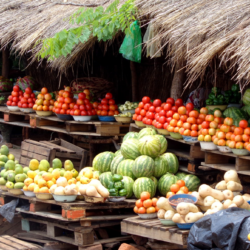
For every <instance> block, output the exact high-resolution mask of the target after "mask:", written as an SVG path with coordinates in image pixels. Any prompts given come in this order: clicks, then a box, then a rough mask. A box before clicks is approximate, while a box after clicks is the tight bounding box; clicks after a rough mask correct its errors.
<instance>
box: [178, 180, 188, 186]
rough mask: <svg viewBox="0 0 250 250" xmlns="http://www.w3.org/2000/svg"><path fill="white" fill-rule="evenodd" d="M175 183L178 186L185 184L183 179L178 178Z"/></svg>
mask: <svg viewBox="0 0 250 250" xmlns="http://www.w3.org/2000/svg"><path fill="white" fill-rule="evenodd" d="M176 184H177V185H178V186H179V187H184V186H185V185H186V184H185V181H183V180H178V181H177V182H176Z"/></svg>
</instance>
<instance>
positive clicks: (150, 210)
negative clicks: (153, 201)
mask: <svg viewBox="0 0 250 250" xmlns="http://www.w3.org/2000/svg"><path fill="white" fill-rule="evenodd" d="M155 212H156V211H155V207H149V208H147V214H153V213H155Z"/></svg>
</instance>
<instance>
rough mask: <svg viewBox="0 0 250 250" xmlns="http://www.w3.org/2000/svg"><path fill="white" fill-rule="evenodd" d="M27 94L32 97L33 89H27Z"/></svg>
mask: <svg viewBox="0 0 250 250" xmlns="http://www.w3.org/2000/svg"><path fill="white" fill-rule="evenodd" d="M25 93H27V94H29V95H31V94H32V89H31V87H28V88H26V89H25Z"/></svg>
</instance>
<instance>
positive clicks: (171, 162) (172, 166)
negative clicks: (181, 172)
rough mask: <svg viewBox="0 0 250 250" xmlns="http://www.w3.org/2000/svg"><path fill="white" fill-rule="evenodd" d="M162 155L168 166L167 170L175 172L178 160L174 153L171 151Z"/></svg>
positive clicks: (177, 167)
mask: <svg viewBox="0 0 250 250" xmlns="http://www.w3.org/2000/svg"><path fill="white" fill-rule="evenodd" d="M162 157H163V158H164V159H165V160H166V161H167V163H168V167H167V172H169V173H172V174H175V173H177V171H178V169H179V161H178V158H177V157H176V155H174V154H172V153H165V154H163V155H162Z"/></svg>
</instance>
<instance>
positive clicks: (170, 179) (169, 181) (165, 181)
mask: <svg viewBox="0 0 250 250" xmlns="http://www.w3.org/2000/svg"><path fill="white" fill-rule="evenodd" d="M177 180H178V179H177V177H176V176H174V175H171V174H165V175H163V176H162V177H161V178H160V180H159V181H158V190H159V192H160V193H161V194H162V195H163V196H165V197H166V194H167V192H169V191H170V187H171V185H173V184H175V183H176V181H177Z"/></svg>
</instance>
